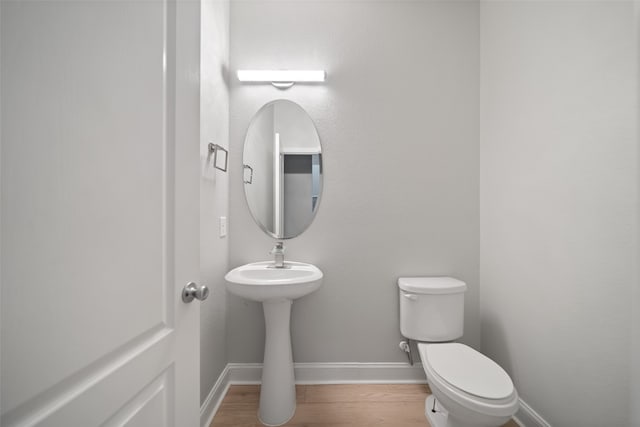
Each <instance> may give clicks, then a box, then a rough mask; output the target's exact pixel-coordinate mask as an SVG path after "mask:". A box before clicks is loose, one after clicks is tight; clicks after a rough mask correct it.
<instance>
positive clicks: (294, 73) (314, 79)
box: [238, 70, 326, 89]
mask: <svg viewBox="0 0 640 427" xmlns="http://www.w3.org/2000/svg"><path fill="white" fill-rule="evenodd" d="M325 76H326V75H325V72H324V70H238V80H240V81H241V82H251V83H271V84H272V85H274V86H275V87H277V88H278V89H286V88H289V87H291V86H293V85H294V84H295V83H318V82H324V80H325Z"/></svg>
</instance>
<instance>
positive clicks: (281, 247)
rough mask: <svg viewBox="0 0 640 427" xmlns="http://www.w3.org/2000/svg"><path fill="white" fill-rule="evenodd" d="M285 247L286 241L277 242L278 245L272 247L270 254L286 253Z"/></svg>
mask: <svg viewBox="0 0 640 427" xmlns="http://www.w3.org/2000/svg"><path fill="white" fill-rule="evenodd" d="M284 250H285V247H284V242H276V245H275V246H274V247H273V249H271V252H269V253H270V254H275V253H276V252H277V253H284Z"/></svg>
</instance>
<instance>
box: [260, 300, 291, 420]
mask: <svg viewBox="0 0 640 427" xmlns="http://www.w3.org/2000/svg"><path fill="white" fill-rule="evenodd" d="M292 303H293V301H292V300H289V299H277V300H268V301H264V302H263V303H262V308H263V309H264V323H265V329H266V336H265V343H264V363H263V365H262V386H261V388H260V410H259V411H258V416H259V417H260V421H261V422H262V423H263V424H265V425H268V426H279V425H282V424H284V423H286V422H287V421H289V420H290V419H291V417H293V414H294V413H295V411H296V386H295V378H294V375H293V356H292V354H291V330H290V320H291V304H292Z"/></svg>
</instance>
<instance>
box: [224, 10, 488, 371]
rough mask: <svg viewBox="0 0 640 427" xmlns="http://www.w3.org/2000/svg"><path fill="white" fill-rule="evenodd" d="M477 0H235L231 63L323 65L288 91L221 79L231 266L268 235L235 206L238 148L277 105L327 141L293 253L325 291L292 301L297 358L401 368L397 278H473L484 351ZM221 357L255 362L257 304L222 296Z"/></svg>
mask: <svg viewBox="0 0 640 427" xmlns="http://www.w3.org/2000/svg"><path fill="white" fill-rule="evenodd" d="M478 13H479V10H478V3H477V2H449V1H443V2H435V1H433V2H414V1H408V2H325V1H305V2H291V1H242V2H240V1H238V2H232V3H231V48H230V49H231V50H230V55H231V56H230V58H231V69H232V70H234V71H235V70H237V69H245V68H319V69H325V70H327V75H328V80H327V82H326V83H325V84H322V85H306V86H305V85H297V86H294V87H293V88H291V89H288V90H286V91H281V90H277V89H275V88H273V87H271V86H270V85H240V84H239V83H238V82H237V80H236V79H235V77H234V78H232V79H231V88H232V90H231V121H230V132H231V169H232V170H231V175H230V180H231V181H230V216H231V217H232V218H233V222H232V223H231V224H230V225H231V240H230V267H235V266H237V265H240V264H244V263H246V262H251V261H258V260H264V259H268V258H269V257H270V256H269V254H268V252H269V250H270V249H271V247H272V246H273V240H272V239H271V238H269V237H267V236H266V235H265V234H264V233H262V231H261V230H260V229H259V228H258V226H257V225H256V224H255V223H254V222H253V220H252V219H251V216H250V214H249V212H248V210H247V207H246V203H245V200H244V195H243V189H242V178H241V165H242V160H241V153H242V142H243V139H244V134H245V132H246V129H247V126H248V125H249V122H250V120H251V117H252V116H253V114H254V113H255V112H256V111H257V110H258V109H259V108H260V107H261V106H262V105H263V104H265V103H266V102H269V101H271V100H273V99H277V98H286V99H291V100H293V101H295V102H297V103H299V104H301V105H302V106H303V107H304V108H305V109H306V110H307V111H308V113H309V114H310V116H311V117H312V118H313V120H314V121H315V123H316V125H317V128H318V132H319V134H320V139H321V141H322V144H323V168H324V169H323V171H324V193H323V196H322V201H321V203H320V209H319V212H318V215H317V216H316V219H315V221H314V223H313V225H312V226H311V227H310V228H309V229H308V230H307V231H306V232H305V233H303V234H302V235H301V236H300V237H297V238H295V239H292V240H290V241H287V242H286V246H287V253H286V255H287V257H288V258H289V259H291V260H298V261H306V262H311V263H314V264H316V265H318V266H319V267H320V268H321V269H322V270H323V271H324V273H325V280H324V285H323V287H322V288H321V289H320V290H319V291H317V292H316V293H314V294H312V295H310V296H308V297H305V298H302V299H300V300H298V301H296V303H295V304H294V306H293V314H292V336H293V351H294V360H295V361H298V362H394V361H395V362H403V361H406V356H405V355H404V353H402V352H401V351H400V350H399V349H398V342H399V340H400V331H399V321H398V295H397V287H396V280H397V278H398V277H399V276H405V275H452V276H456V277H458V278H460V279H462V280H465V281H466V282H467V283H468V284H469V292H468V293H467V295H466V324H465V328H466V329H465V337H464V341H465V342H467V343H469V344H471V345H473V346H476V347H477V346H478V345H479V338H480V332H479V319H478V268H479V267H478V245H479V243H478V235H479V228H478V222H479V220H478V218H479V215H478V210H479V207H478V204H479V202H478V168H479V165H478V104H479V101H478V96H479V95H478V86H479V82H478V79H479V68H478V67H479V59H478V48H479V46H478V32H479V29H478V22H479V16H478ZM227 326H228V333H227V340H228V341H227V342H228V355H229V361H231V362H260V361H261V360H262V353H263V343H264V329H263V319H262V309H261V307H260V305H259V304H257V303H252V302H248V301H244V300H242V299H240V298H236V297H233V296H231V295H229V296H228V305H227Z"/></svg>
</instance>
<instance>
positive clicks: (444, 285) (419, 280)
mask: <svg viewBox="0 0 640 427" xmlns="http://www.w3.org/2000/svg"><path fill="white" fill-rule="evenodd" d="M398 287H400V289H402V290H403V291H407V292H413V293H416V294H429V295H434V294H458V293H461V292H464V291H466V290H467V285H466V283H464V282H463V281H462V280H458V279H454V278H453V277H400V278H399V279H398Z"/></svg>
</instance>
